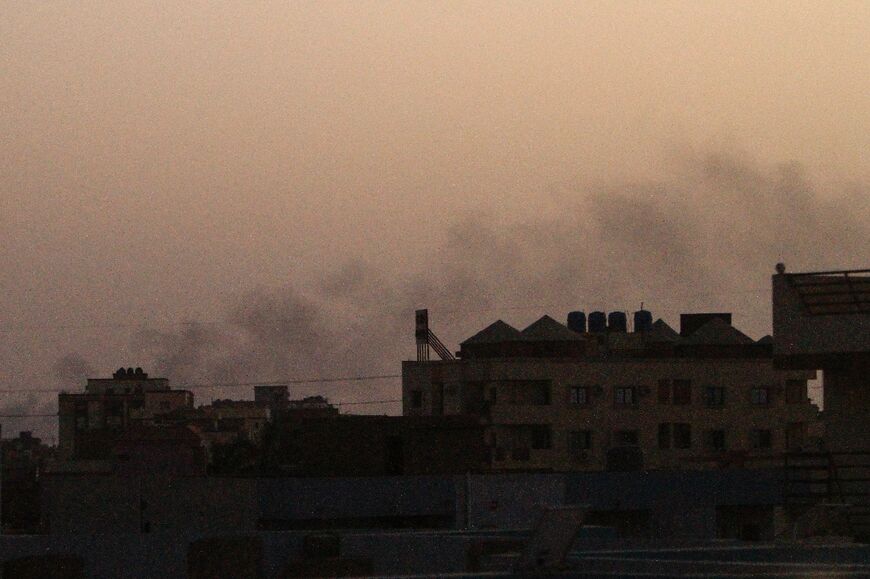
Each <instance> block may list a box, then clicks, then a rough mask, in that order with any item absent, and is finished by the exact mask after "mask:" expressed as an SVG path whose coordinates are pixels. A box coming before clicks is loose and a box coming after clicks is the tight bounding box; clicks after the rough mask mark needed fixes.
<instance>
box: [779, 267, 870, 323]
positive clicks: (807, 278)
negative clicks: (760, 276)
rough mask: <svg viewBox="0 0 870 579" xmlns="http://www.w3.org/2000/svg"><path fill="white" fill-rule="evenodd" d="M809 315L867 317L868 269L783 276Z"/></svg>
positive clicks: (869, 301)
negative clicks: (864, 315)
mask: <svg viewBox="0 0 870 579" xmlns="http://www.w3.org/2000/svg"><path fill="white" fill-rule="evenodd" d="M786 279H788V281H789V284H790V285H791V287H792V288H794V290H795V291H796V292H797V295H798V297H799V298H800V300H801V304H802V305H803V307H804V308H805V310H806V312H807V313H808V314H810V315H814V316H818V315H834V314H870V269H856V270H844V271H820V272H812V273H791V274H787V275H786Z"/></svg>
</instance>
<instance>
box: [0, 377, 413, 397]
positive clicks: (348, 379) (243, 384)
mask: <svg viewBox="0 0 870 579" xmlns="http://www.w3.org/2000/svg"><path fill="white" fill-rule="evenodd" d="M401 377H402V375H401V374H370V375H363V376H343V377H338V378H290V379H287V380H276V381H272V382H223V383H215V382H212V383H202V384H186V385H182V386H180V387H178V388H173V390H187V389H190V390H209V389H212V388H244V387H251V386H290V385H293V384H327V383H331V382H333V383H334V382H363V381H367V380H387V379H392V378H401ZM60 392H68V393H70V394H76V392H70V389H69V388H5V389H0V394H20V393H34V394H45V393H60Z"/></svg>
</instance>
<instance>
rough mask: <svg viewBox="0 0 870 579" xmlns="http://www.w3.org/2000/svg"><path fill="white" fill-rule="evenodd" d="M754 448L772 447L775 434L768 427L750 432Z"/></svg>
mask: <svg viewBox="0 0 870 579" xmlns="http://www.w3.org/2000/svg"><path fill="white" fill-rule="evenodd" d="M750 442H751V444H752V448H770V447H771V446H773V444H772V442H773V434H772V433H771V431H770V430H767V429H756V430H753V431H752V433H751V434H750Z"/></svg>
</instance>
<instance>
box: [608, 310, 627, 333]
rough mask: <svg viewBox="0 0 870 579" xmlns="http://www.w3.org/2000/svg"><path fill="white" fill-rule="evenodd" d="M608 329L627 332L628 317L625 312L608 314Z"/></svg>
mask: <svg viewBox="0 0 870 579" xmlns="http://www.w3.org/2000/svg"><path fill="white" fill-rule="evenodd" d="M607 329H608V330H609V331H611V332H627V331H628V318H627V317H626V315H625V312H610V313H609V314H608V315H607Z"/></svg>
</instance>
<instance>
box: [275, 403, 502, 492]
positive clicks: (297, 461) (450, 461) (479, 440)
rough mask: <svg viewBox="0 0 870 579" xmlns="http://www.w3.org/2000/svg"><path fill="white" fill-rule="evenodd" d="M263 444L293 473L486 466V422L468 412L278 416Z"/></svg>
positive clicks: (281, 468) (458, 470)
mask: <svg viewBox="0 0 870 579" xmlns="http://www.w3.org/2000/svg"><path fill="white" fill-rule="evenodd" d="M273 429H274V430H273V433H272V436H271V437H270V440H269V441H268V444H267V445H266V448H264V453H265V456H266V458H267V460H268V463H269V466H270V467H271V469H272V470H273V471H274V473H276V474H278V473H280V474H283V475H290V476H306V477H309V476H382V475H422V474H464V473H471V472H481V471H483V470H485V469H486V468H487V461H486V448H485V446H484V441H483V427H482V426H481V425H480V423H479V421H478V420H476V419H475V418H474V417H470V416H440V417H428V416H418V417H406V416H361V415H347V414H344V415H339V416H308V417H297V418H296V419H294V420H289V421H282V422H276V423H275V424H274V425H273Z"/></svg>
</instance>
